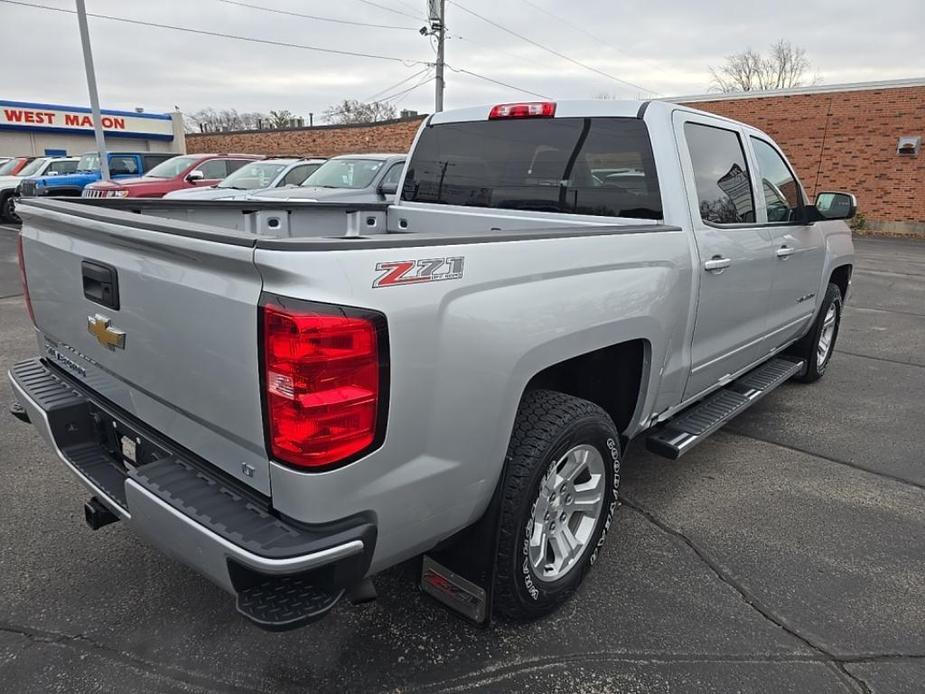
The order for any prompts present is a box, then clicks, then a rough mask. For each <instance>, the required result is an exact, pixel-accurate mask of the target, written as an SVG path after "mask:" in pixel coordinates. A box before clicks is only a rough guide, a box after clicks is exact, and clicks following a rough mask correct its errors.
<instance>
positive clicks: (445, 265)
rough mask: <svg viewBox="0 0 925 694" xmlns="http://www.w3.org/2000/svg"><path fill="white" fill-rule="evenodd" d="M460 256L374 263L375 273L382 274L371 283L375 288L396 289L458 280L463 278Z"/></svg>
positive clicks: (461, 257) (462, 258) (461, 258)
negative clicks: (403, 285) (401, 286)
mask: <svg viewBox="0 0 925 694" xmlns="http://www.w3.org/2000/svg"><path fill="white" fill-rule="evenodd" d="M464 260H465V258H464V257H463V256H461V255H458V256H454V257H452V258H428V259H426V260H395V261H391V262H388V263H376V272H381V273H382V274H381V275H379V277H377V278H376V281H375V282H373V288H374V289H375V288H376V287H397V286H399V285H402V284H421V283H422V282H439V281H441V280H458V279H461V278H462V276H463V261H464Z"/></svg>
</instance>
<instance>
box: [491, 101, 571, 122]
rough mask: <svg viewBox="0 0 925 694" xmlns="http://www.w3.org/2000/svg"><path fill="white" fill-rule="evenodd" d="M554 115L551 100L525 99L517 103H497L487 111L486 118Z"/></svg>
mask: <svg viewBox="0 0 925 694" xmlns="http://www.w3.org/2000/svg"><path fill="white" fill-rule="evenodd" d="M554 115H556V104H555V102H553V101H525V102H522V103H518V104H498V105H497V106H493V107H492V109H491V111H489V113H488V120H502V119H504V118H552V117H553V116H554Z"/></svg>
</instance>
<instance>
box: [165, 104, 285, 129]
mask: <svg viewBox="0 0 925 694" xmlns="http://www.w3.org/2000/svg"><path fill="white" fill-rule="evenodd" d="M269 118H270V117H269V116H267V115H266V114H264V113H258V112H256V111H253V112H247V113H238V111H237V109H233V108H226V109H221V110H216V109H214V108H211V107H210V108H203V109H200V110H198V111H195V112H193V113H187V114H184V116H183V122H184V123H185V125H186V132H188V133H196V132H205V133H212V132H221V131H224V130H256V129H257V128H259V127H260V125H261V123H265V122H266V121H267V120H268V119H269Z"/></svg>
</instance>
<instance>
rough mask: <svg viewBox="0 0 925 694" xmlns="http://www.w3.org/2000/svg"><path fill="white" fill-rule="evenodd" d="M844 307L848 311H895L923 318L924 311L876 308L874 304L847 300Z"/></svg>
mask: <svg viewBox="0 0 925 694" xmlns="http://www.w3.org/2000/svg"><path fill="white" fill-rule="evenodd" d="M845 309H846V310H848V311H851V310H854V309H857V310H858V311H875V312H877V313H895V314H898V315H900V316H914V317H915V318H925V313H914V312H912V311H900V310H899V309H895V308H877V307H876V306H861V305H859V304H856V303H854V302H853V301H852V302H849V303H848V304H846V305H845Z"/></svg>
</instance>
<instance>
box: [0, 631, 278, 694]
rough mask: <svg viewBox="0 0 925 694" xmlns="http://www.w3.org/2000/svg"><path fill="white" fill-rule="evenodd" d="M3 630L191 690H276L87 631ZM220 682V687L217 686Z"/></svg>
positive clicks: (206, 693)
mask: <svg viewBox="0 0 925 694" xmlns="http://www.w3.org/2000/svg"><path fill="white" fill-rule="evenodd" d="M0 632H4V633H8V634H15V635H18V636H22V637H24V638H26V639H28V640H29V641H33V642H36V643H46V644H51V645H56V646H67V647H73V648H75V649H77V650H81V651H85V652H86V651H90V652H95V653H96V655H98V656H100V657H102V658H106V659H108V660H114V661H117V662H121V663H122V664H123V665H126V666H128V667H130V668H133V669H135V670H140V671H141V672H144V673H147V674H149V675H152V676H154V677H156V678H163V679H166V680H169V681H171V682H172V683H174V684H176V685H181V686H183V687H188V688H189V689H190V690H191V691H195V692H202V693H203V694H221V693H222V692H237V693H239V694H255V693H259V694H264V693H266V692H270V691H273V690H266V689H258V688H253V687H241V686H240V685H237V684H235V683H233V682H227V681H223V680H218V679H217V678H214V677H209V676H206V675H202V674H200V673H197V672H193V671H190V670H185V669H183V668H179V667H176V666H173V665H165V664H163V663H157V662H154V661H150V660H146V659H144V658H141V657H139V656H137V655H135V654H134V653H129V652H128V651H121V650H118V649H115V648H112V647H111V646H107V645H106V644H103V643H100V642H98V641H95V640H93V639H91V638H89V637H88V636H85V635H84V634H65V633H63V632H58V631H49V630H45V629H37V628H33V627H26V626H22V625H18V624H11V623H9V622H0ZM216 685H218V686H219V687H220V688H218V689H216Z"/></svg>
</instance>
